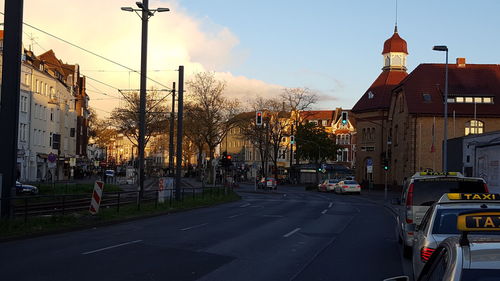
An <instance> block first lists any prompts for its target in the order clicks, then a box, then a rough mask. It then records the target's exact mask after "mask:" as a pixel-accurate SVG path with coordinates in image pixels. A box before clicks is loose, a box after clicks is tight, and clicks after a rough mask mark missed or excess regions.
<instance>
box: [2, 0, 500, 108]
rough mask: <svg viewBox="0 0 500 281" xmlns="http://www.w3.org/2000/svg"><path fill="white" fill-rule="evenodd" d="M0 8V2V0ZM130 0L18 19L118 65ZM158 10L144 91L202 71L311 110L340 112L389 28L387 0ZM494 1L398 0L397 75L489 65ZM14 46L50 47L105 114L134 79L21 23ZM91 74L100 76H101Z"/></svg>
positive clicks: (133, 45)
mask: <svg viewBox="0 0 500 281" xmlns="http://www.w3.org/2000/svg"><path fill="white" fill-rule="evenodd" d="M0 6H1V7H0V8H1V10H2V11H3V8H4V5H3V1H2V3H0ZM124 6H132V7H135V1H131V0H105V1H103V0H43V1H41V0H24V22H25V23H28V24H31V25H33V26H35V27H37V28H39V29H42V30H44V31H46V32H48V33H51V34H54V35H57V36H59V37H61V38H63V39H65V40H67V41H70V42H72V43H74V44H76V45H78V46H81V47H83V48H86V49H88V50H91V51H94V52H96V53H98V54H100V55H102V56H104V57H106V58H109V59H111V60H114V61H117V62H119V63H121V64H124V65H126V66H128V67H130V68H133V69H137V70H139V68H140V39H141V21H140V19H139V17H138V16H137V15H135V14H134V13H130V12H124V11H121V10H120V7H124ZM157 7H167V8H170V10H171V11H170V12H165V13H157V14H155V15H154V16H153V17H151V18H150V20H149V34H148V36H149V37H148V77H150V78H152V79H154V80H156V81H158V82H160V84H158V83H155V82H152V81H148V88H149V87H156V88H157V89H168V88H169V87H171V84H172V82H174V81H176V80H177V75H178V73H177V72H176V69H177V68H178V66H179V65H184V66H185V70H186V80H189V79H190V77H191V76H192V75H193V74H194V73H196V72H200V71H213V72H215V73H216V76H217V78H218V79H221V80H224V81H226V82H227V88H226V92H225V95H227V96H228V97H230V98H231V99H239V100H240V101H241V102H243V103H245V102H249V101H250V100H251V99H253V98H255V97H257V96H261V97H275V96H277V95H279V94H280V93H281V92H282V91H283V89H284V88H293V87H307V88H310V89H311V90H313V91H315V92H316V93H317V94H318V95H319V97H320V100H319V102H318V103H317V104H316V105H315V106H314V107H315V108H316V109H334V108H335V107H342V108H344V109H349V108H352V107H353V106H354V104H355V103H356V101H357V100H358V99H359V97H360V96H361V95H363V94H364V92H365V91H366V89H367V88H368V87H369V86H370V85H371V83H372V82H373V81H374V80H375V78H376V77H377V76H378V75H379V74H380V72H381V67H382V62H383V61H382V55H381V51H382V47H383V43H384V41H385V40H386V39H388V38H389V37H390V36H391V35H392V33H393V30H394V25H395V21H396V1H395V0H358V1H354V0H352V1H345V0H342V1H340V0H312V1H298V0H272V1H269V0H252V1H243V0H210V1H208V0H173V1H163V0H150V8H157ZM499 12H500V1H497V0H477V1H470V0H439V1H436V0H419V1H412V0H399V1H398V7H397V22H398V30H399V34H400V36H401V37H402V38H403V39H405V40H406V41H407V43H408V51H409V56H408V71H409V72H410V71H411V70H413V69H414V68H415V67H416V66H417V65H418V64H420V63H442V62H444V53H442V52H435V51H432V46H433V45H447V46H448V48H449V56H450V62H454V61H455V58H456V57H465V58H466V59H467V63H479V64H484V63H488V64H499V63H500V36H498V34H500V19H499V18H498V13H499ZM23 31H24V34H23V45H24V46H25V47H26V48H28V47H30V46H31V48H32V49H33V50H34V51H35V53H36V54H41V53H43V52H45V51H47V50H49V49H53V50H54V51H55V53H56V55H57V56H58V58H60V59H61V60H63V61H64V62H66V63H70V64H74V63H77V64H79V65H80V69H81V72H82V74H83V75H86V76H87V77H88V79H87V84H88V85H87V89H88V94H89V96H90V98H91V102H90V105H91V106H92V107H94V108H96V109H97V112H98V115H101V116H107V115H108V114H109V112H110V111H111V110H112V109H113V108H114V107H115V106H117V105H120V103H121V102H122V101H121V99H120V98H119V96H120V94H119V93H118V91H117V89H137V88H138V87H139V75H137V74H136V73H131V72H129V71H128V70H126V69H124V68H121V67H119V66H117V65H114V64H111V63H109V62H106V61H104V60H102V59H99V58H97V57H95V56H92V55H90V54H88V53H86V52H83V51H81V50H79V49H78V48H74V47H72V46H70V45H68V44H66V43H63V42H61V41H59V40H56V39H54V38H52V37H50V36H48V35H46V34H43V33H41V32H39V31H37V30H35V29H33V28H31V27H29V26H26V25H25V26H24V30H23ZM101 82H103V83H101Z"/></svg>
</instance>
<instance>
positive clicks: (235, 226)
mask: <svg viewBox="0 0 500 281" xmlns="http://www.w3.org/2000/svg"><path fill="white" fill-rule="evenodd" d="M240 194H241V195H242V197H243V199H242V200H241V201H238V202H233V203H228V204H223V205H219V206H215V207H211V208H202V209H196V210H192V211H187V212H182V213H176V214H171V215H164V216H159V217H154V218H149V219H143V220H137V221H133V222H127V223H121V224H117V225H112V226H107V227H100V228H94V229H88V230H83V231H77V232H69V233H64V234H57V235H50V236H43V237H39V238H33V239H27V240H19V241H12V242H4V243H0V274H1V275H0V280H3V281H10V280H64V281H70V280H179V281H181V280H203V281H208V280H217V281H224V280H228V281H237V280H293V281H299V280H308V281H311V280H329V281H342V280H363V281H364V280H374V281H375V280H383V279H384V278H387V277H392V276H397V275H401V274H403V273H406V274H410V273H409V272H408V270H407V268H408V261H405V260H403V259H402V258H401V249H400V246H399V245H398V243H397V240H396V237H395V232H394V224H395V220H394V217H393V215H392V213H391V212H390V211H388V210H387V209H386V208H385V207H384V206H382V205H381V204H379V203H376V202H375V201H372V200H370V198H369V197H368V196H366V195H361V196H359V195H336V194H326V193H318V192H306V191H303V189H302V188H297V187H288V188H282V189H281V190H280V191H279V193H274V194H271V193H267V194H260V193H251V192H241V193H240Z"/></svg>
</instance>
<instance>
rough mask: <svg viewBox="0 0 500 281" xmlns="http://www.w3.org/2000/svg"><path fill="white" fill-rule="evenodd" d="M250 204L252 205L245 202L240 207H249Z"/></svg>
mask: <svg viewBox="0 0 500 281" xmlns="http://www.w3.org/2000/svg"><path fill="white" fill-rule="evenodd" d="M248 206H250V203H246V204H243V205H241V206H240V208H245V207H248Z"/></svg>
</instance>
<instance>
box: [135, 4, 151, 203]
mask: <svg viewBox="0 0 500 281" xmlns="http://www.w3.org/2000/svg"><path fill="white" fill-rule="evenodd" d="M141 8H142V16H141V21H142V40H141V83H140V92H139V142H138V143H139V198H138V200H137V204H138V206H140V205H141V200H142V196H143V195H144V148H145V136H146V76H147V63H148V59H147V55H148V20H149V15H148V13H149V10H148V9H149V0H142V7H141Z"/></svg>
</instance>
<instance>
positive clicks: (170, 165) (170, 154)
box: [168, 82, 175, 176]
mask: <svg viewBox="0 0 500 281" xmlns="http://www.w3.org/2000/svg"><path fill="white" fill-rule="evenodd" d="M174 132H175V82H173V83H172V111H171V112H170V135H169V141H168V170H169V173H170V174H171V176H173V174H174V170H175V169H174Z"/></svg>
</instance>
